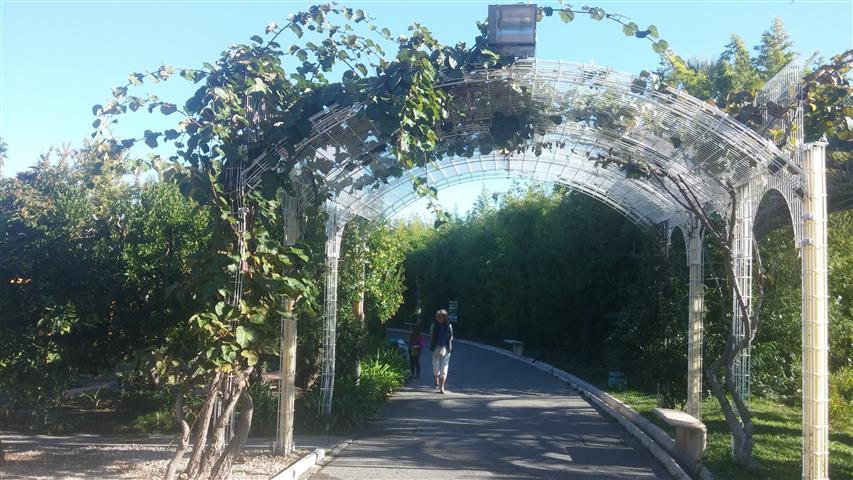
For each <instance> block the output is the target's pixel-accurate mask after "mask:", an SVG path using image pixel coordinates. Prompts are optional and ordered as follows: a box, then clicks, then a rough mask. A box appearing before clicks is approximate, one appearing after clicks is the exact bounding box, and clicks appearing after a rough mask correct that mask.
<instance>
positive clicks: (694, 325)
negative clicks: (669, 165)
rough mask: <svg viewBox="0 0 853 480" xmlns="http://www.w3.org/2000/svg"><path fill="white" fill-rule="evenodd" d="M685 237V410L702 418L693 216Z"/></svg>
mask: <svg viewBox="0 0 853 480" xmlns="http://www.w3.org/2000/svg"><path fill="white" fill-rule="evenodd" d="M685 240H687V267H688V269H689V280H688V281H689V286H688V293H687V295H688V301H689V305H688V316H689V318H688V322H689V323H688V326H687V342H688V343H687V405H686V410H687V413H689V414H690V415H693V416H694V417H696V418H697V419H701V418H702V343H703V336H704V325H703V317H704V314H705V304H704V303H705V291H704V288H705V287H704V273H703V255H702V244H703V231H702V226H701V224H700V223H699V221H698V220H697V219H693V221H692V222H691V225H689V226H688V231H687V235H686V238H685Z"/></svg>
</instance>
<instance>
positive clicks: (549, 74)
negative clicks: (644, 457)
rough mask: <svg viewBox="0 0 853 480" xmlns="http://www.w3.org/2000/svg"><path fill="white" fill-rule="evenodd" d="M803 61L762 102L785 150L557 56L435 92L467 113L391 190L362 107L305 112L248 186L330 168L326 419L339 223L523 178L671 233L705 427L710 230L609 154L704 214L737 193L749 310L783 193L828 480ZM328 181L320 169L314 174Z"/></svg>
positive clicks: (814, 160)
mask: <svg viewBox="0 0 853 480" xmlns="http://www.w3.org/2000/svg"><path fill="white" fill-rule="evenodd" d="M801 78H802V67H801V66H800V65H798V64H792V65H789V66H788V67H786V68H785V69H784V70H783V71H782V72H780V74H778V75H777V76H776V77H775V78H774V79H772V80H771V81H770V82H768V84H767V86H766V87H765V88H764V90H763V92H762V94H761V95H760V96H759V99H758V104H759V105H758V106H759V107H761V108H764V110H765V112H767V110H768V109H767V108H766V107H767V105H768V104H769V103H771V102H772V103H774V104H776V105H792V106H793V108H791V109H789V110H788V113H787V114H786V116H787V119H779V118H775V117H773V116H772V115H770V114H769V113H765V125H764V127H765V128H764V131H767V130H769V129H771V128H774V127H778V124H779V122H782V121H787V122H789V123H788V124H789V125H794V126H795V127H794V129H793V132H794V141H793V142H791V145H789V146H787V147H784V148H781V149H780V148H779V147H777V146H776V144H774V142H772V141H771V140H769V139H768V138H766V137H765V136H762V132H756V131H754V130H752V129H750V128H748V127H747V126H745V125H743V124H741V123H739V122H737V121H736V120H734V119H733V118H731V117H729V116H728V115H727V114H725V113H724V112H722V111H720V110H719V109H717V108H716V107H714V106H711V105H709V104H707V103H705V102H702V101H700V100H698V99H696V98H693V97H691V96H689V95H687V94H685V93H684V92H681V91H677V90H673V89H661V88H657V85H655V82H654V79H653V78H652V77H651V76H633V75H629V74H624V73H619V72H616V71H613V70H612V69H609V68H605V67H601V66H594V65H580V64H573V63H565V62H546V61H539V60H519V61H517V62H516V63H515V64H514V65H512V66H511V67H507V68H503V69H482V70H475V71H472V72H466V73H464V74H462V76H461V77H460V78H458V79H456V80H451V81H446V82H444V83H442V84H441V85H440V88H442V89H443V90H444V91H445V92H446V93H447V94H448V96H449V97H450V98H451V99H452V101H453V102H455V104H456V105H459V106H461V108H460V112H461V113H453V114H451V116H452V118H451V119H450V121H449V122H448V123H447V128H445V129H444V130H443V132H442V137H441V139H440V142H439V144H440V145H450V146H449V147H447V148H444V149H443V150H442V147H440V148H439V153H440V154H441V157H440V160H439V161H437V162H436V163H434V164H429V165H427V166H425V167H419V168H416V169H414V170H412V171H409V172H405V173H404V174H403V175H402V176H399V177H397V178H396V180H393V181H389V182H387V183H384V182H381V181H378V180H376V178H377V177H376V176H375V173H376V172H379V171H383V170H387V169H389V168H391V167H392V166H394V165H397V162H396V159H394V158H393V157H392V156H391V155H390V153H389V149H388V148H387V146H386V145H383V144H382V142H381V140H380V138H381V135H380V134H379V133H378V132H379V129H378V128H377V126H376V125H374V124H373V123H372V121H371V120H369V119H368V118H367V116H366V115H365V114H364V106H363V105H354V106H350V107H345V108H338V107H335V106H330V107H329V108H327V109H326V110H325V111H323V112H321V113H319V114H317V115H316V116H315V117H313V118H312V125H311V129H312V130H311V135H310V136H309V137H308V138H307V139H306V140H304V141H303V142H301V143H300V144H299V145H297V146H296V147H295V149H294V152H295V153H293V154H290V155H288V154H287V153H285V152H279V153H280V155H279V156H277V155H267V156H264V157H261V158H257V159H254V160H253V161H251V162H248V164H247V165H245V166H244V168H243V170H242V172H241V175H240V177H241V181H242V182H243V186H244V188H253V187H254V186H256V185H258V184H259V182H260V178H261V174H262V173H264V172H266V171H269V170H276V169H278V168H279V167H280V165H283V164H284V163H285V160H286V161H287V163H289V164H291V165H292V164H296V166H297V167H296V168H294V169H293V170H291V171H289V172H290V173H289V174H290V175H291V176H292V177H293V178H294V180H296V181H297V183H299V180H300V179H301V178H303V177H304V176H305V175H308V174H309V172H310V171H309V169H307V168H305V169H303V170H300V166H307V165H309V164H310V165H311V166H312V170H311V171H316V168H317V166H318V165H320V166H322V165H328V168H327V169H325V171H324V177H325V178H324V180H325V184H326V185H328V186H329V189H328V191H329V192H333V193H332V194H331V197H330V198H329V199H328V200H326V209H327V211H328V213H329V217H328V221H327V228H326V231H327V235H328V236H327V238H328V240H327V244H326V245H327V246H326V254H327V271H326V275H327V277H326V288H325V293H324V296H325V302H324V305H325V322H326V323H325V324H326V331H325V341H324V353H323V365H322V378H321V404H320V413H321V414H326V415H328V414H330V413H331V407H332V400H333V392H334V371H335V324H336V314H337V291H338V289H337V282H338V257H339V251H340V244H341V235H342V233H343V229H344V226H345V225H346V223H347V222H348V221H350V220H352V219H354V218H356V217H361V218H366V219H369V220H380V219H383V218H387V217H389V216H391V215H393V214H394V213H395V212H397V211H399V210H400V209H402V208H404V207H405V206H407V205H409V204H410V203H412V202H413V201H415V200H417V199H418V198H419V197H418V195H417V194H416V193H415V192H414V189H413V187H412V180H413V179H414V178H416V177H420V178H422V179H425V181H426V183H427V184H428V185H430V186H432V187H435V188H442V187H445V186H448V185H453V184H459V183H465V182H469V181H476V180H480V179H484V178H491V177H498V176H499V177H506V176H514V177H522V178H529V179H535V180H540V181H547V182H553V183H558V184H561V185H565V186H568V187H570V188H572V189H574V190H577V191H579V192H582V193H584V194H587V195H589V196H591V197H593V198H596V199H598V200H600V201H601V202H603V203H605V204H607V205H609V206H611V207H612V208H614V209H615V210H617V211H618V212H620V213H621V214H623V215H624V216H625V217H627V218H628V219H630V220H631V221H632V222H634V223H635V224H637V225H638V226H640V227H641V228H653V227H655V228H663V229H665V230H666V231H667V232H668V233H670V232H672V231H673V230H674V229H676V228H678V229H680V230H681V231H682V232H683V234H684V238H685V242H686V244H687V245H686V247H687V252H688V255H687V262H688V266H689V282H690V286H689V323H688V325H689V326H688V329H689V336H688V338H689V343H688V345H687V349H688V378H687V384H688V388H687V392H688V401H687V412H688V413H690V414H692V415H693V416H695V417H697V418H698V417H700V416H701V412H700V405H701V397H702V338H703V312H704V307H703V298H704V293H703V265H702V262H703V255H702V252H703V229H702V227H701V224H700V223H699V222H698V219H697V218H695V217H694V216H693V215H692V214H691V212H690V211H686V210H685V208H684V207H682V206H680V205H679V203H678V202H677V201H675V200H674V199H673V197H672V195H671V194H670V193H668V192H667V189H668V188H669V189H670V190H674V188H672V187H673V186H672V185H669V186H668V185H666V180H662V181H659V182H653V181H650V180H649V179H647V178H638V177H637V176H632V175H626V173H625V171H624V169H620V168H619V167H617V166H615V165H609V166H606V165H605V164H604V163H602V162H601V161H600V160H601V159H602V158H606V157H608V156H612V155H617V156H619V157H620V158H628V159H631V158H634V159H637V160H639V161H641V162H644V163H646V164H652V165H656V166H658V167H660V168H663V169H665V170H666V171H668V172H670V173H675V174H678V175H680V176H681V177H682V178H683V179H685V181H686V182H687V184H689V186H690V190H691V191H692V192H693V194H695V195H696V197H697V198H698V199H699V200H700V202H701V204H702V205H704V208H705V211H706V212H709V213H712V212H717V213H720V214H721V215H723V216H724V217H725V216H726V215H727V212H729V211H730V209H731V208H732V207H733V206H734V205H733V204H732V202H731V201H730V198H729V196H728V193H727V189H726V185H734V186H735V187H736V191H737V201H736V202H734V204H735V205H736V209H737V211H736V222H735V227H734V228H735V238H736V242H735V243H736V244H735V246H734V250H735V253H736V255H735V256H736V264H737V275H736V276H737V279H736V280H737V282H738V284H739V285H740V288H741V290H742V291H743V292H744V294H745V297H746V299H747V301H748V300H749V292H750V290H751V286H752V271H753V270H752V269H753V259H752V246H753V221H754V218H755V216H756V211H757V209H758V206H759V204H760V203H761V200H762V198H763V197H764V195H765V194H767V193H768V192H769V191H770V190H776V191H778V192H779V193H781V194H782V196H783V197H784V198H785V200H786V201H787V205H788V208H789V212H790V214H791V219H792V223H793V226H794V232H795V239H794V240H795V246H796V248H798V249H800V252H801V256H802V264H803V269H802V275H803V276H802V302H803V311H802V315H803V343H802V346H803V437H804V438H803V477H804V478H807V479H824V478H828V465H829V461H828V455H829V439H828V432H829V420H828V396H829V393H828V307H827V302H828V290H827V266H826V265H827V231H826V230H827V228H826V187H825V154H824V149H825V145H824V144H822V143H812V144H807V145H806V144H803V143H802V131H803V128H802V106H801V104H800V101H801V93H802V86H801ZM518 117H524V118H525V119H526V120H528V121H529V122H530V125H531V126H532V127H533V130H532V132H530V138H529V139H528V140H527V145H528V148H524V149H519V150H515V151H498V150H494V149H491V148H489V145H490V142H489V138H490V137H493V136H494V135H495V134H496V133H495V132H497V131H499V130H500V129H501V127H502V125H501V122H510V121H512V119H513V118H518ZM340 158H351V159H356V160H357V162H358V164H359V165H361V166H359V167H357V168H354V169H346V168H342V167H337V166H336V165H340V162H339V161H337V160H339V159H340ZM321 171H322V168H321ZM309 192H310V190H309V189H308V188H297V195H296V196H295V197H288V199H287V202H286V205H285V218H286V225H287V226H286V232H285V236H286V239H287V241H288V242H295V241H296V239H297V238H298V236H299V224H300V218H301V217H300V216H301V213H300V204H302V203H303V202H306V201H308V200H309V199H310V198H309V197H311V195H312V194H311V193H309ZM740 315H741V311H740V309H738V308H736V307H734V308H733V321H732V328H733V329H734V333H735V334H737V335H743V334H744V332H742V331H740V328H741V322H740ZM295 351H296V323H295V319H293V318H292V316H288V317H286V318H285V319H284V320H283V322H282V359H283V361H282V377H281V378H282V385H281V389H280V392H281V403H280V413H281V414H280V425H279V441H278V445H279V447H280V448H282V449H284V450H290V449H291V448H292V445H293V442H292V430H293V395H294V387H293V379H294V373H295ZM736 377H737V388H738V389H739V390H740V392H741V393H743V394H744V395H745V397H746V398H748V395H749V380H750V357H749V352H748V351H746V352H743V354H742V355H741V357H740V358H739V359H738V362H737V364H736Z"/></svg>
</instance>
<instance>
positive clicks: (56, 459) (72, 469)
mask: <svg viewBox="0 0 853 480" xmlns="http://www.w3.org/2000/svg"><path fill="white" fill-rule="evenodd" d="M173 453H174V450H173V449H171V448H166V447H153V446H148V445H98V446H90V447H79V448H69V447H50V446H38V447H32V446H22V447H20V448H18V449H15V448H9V449H8V450H7V451H6V462H5V463H4V464H3V465H2V467H0V478H2V479H27V480H48V479H50V480H53V479H68V480H78V479H79V480H89V479H96V478H97V479H101V478H109V479H122V480H125V479H127V480H129V479H134V480H135V479H156V478H162V476H163V473H164V472H165V471H166V465H167V464H168V462H169V460H170V459H171V458H172V455H173ZM306 453H308V450H296V451H294V452H293V453H291V454H289V455H278V454H272V453H269V451H264V450H249V451H244V452H243V458H242V459H240V460H238V462H239V463H237V464H235V465H234V470H233V472H232V478H233V479H234V480H262V479H263V480H266V479H268V478H270V477H272V476H273V475H275V474H277V473H279V472H280V471H282V470H284V469H285V468H287V467H288V466H290V465H291V464H293V463H295V462H296V461H297V460H299V459H300V458H302V456H303V455H305V454H306ZM187 458H189V456H187Z"/></svg>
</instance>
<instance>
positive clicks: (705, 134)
mask: <svg viewBox="0 0 853 480" xmlns="http://www.w3.org/2000/svg"><path fill="white" fill-rule="evenodd" d="M441 87H442V88H443V89H445V90H446V91H447V92H448V94H449V95H450V96H451V97H452V98H453V99H454V101H455V103H456V104H457V105H459V106H460V107H461V110H462V111H464V116H463V115H453V116H452V118H451V119H450V121H449V122H448V126H449V128H448V129H446V131H444V132H443V133H442V142H445V143H451V144H452V143H453V142H455V141H462V143H461V144H456V145H455V147H454V148H460V149H463V150H466V153H465V154H464V155H461V156H462V157H465V160H466V161H464V162H460V161H456V162H452V163H451V164H450V165H451V166H452V167H456V168H457V169H458V168H464V167H470V169H471V170H472V171H473V170H475V167H474V164H476V163H478V162H479V163H480V164H481V165H482V167H481V168H480V170H495V165H498V166H500V165H506V164H507V163H509V165H508V167H509V169H515V170H520V171H523V172H528V174H529V172H534V171H536V172H540V173H538V174H537V175H539V176H544V177H550V180H551V181H555V182H560V183H566V182H567V181H568V180H567V178H566V177H565V176H564V177H563V178H562V180H561V179H560V174H561V173H565V172H564V171H563V170H562V169H561V168H560V167H561V166H563V165H565V166H566V168H567V169H569V170H574V171H577V172H585V171H589V169H590V168H592V166H579V164H580V163H589V164H593V165H594V163H595V161H596V159H597V158H598V159H601V158H606V157H607V156H610V155H614V156H619V157H620V158H634V159H642V160H645V161H648V162H653V163H655V164H658V165H661V166H664V167H665V168H667V169H669V170H671V171H674V172H677V173H679V174H681V175H682V176H683V177H684V178H686V179H688V180H689V182H690V184H691V187H692V188H693V190H694V191H695V192H696V193H697V195H698V196H699V197H700V198H701V199H702V201H703V202H707V203H708V205H709V206H710V207H711V208H712V209H717V210H723V209H724V208H725V207H726V204H727V198H726V196H725V192H724V190H723V189H722V188H721V185H723V184H724V183H725V182H726V181H732V182H733V183H735V184H738V185H740V184H742V183H745V182H747V181H748V180H749V179H750V178H751V177H752V176H755V175H761V174H763V172H764V170H763V169H765V168H766V167H767V166H768V165H771V164H778V165H787V163H788V157H787V156H786V155H785V154H784V153H783V152H782V151H781V150H779V149H778V148H776V147H775V146H773V145H768V142H767V141H766V140H764V139H762V138H761V137H760V136H759V135H757V134H756V133H755V132H753V131H751V130H750V129H748V128H746V127H745V126H743V125H741V124H739V123H738V122H736V121H735V120H733V119H732V118H730V117H729V116H727V115H725V114H724V113H723V112H721V111H719V110H718V109H716V108H715V107H712V106H710V105H708V104H706V103H704V102H701V101H699V100H696V99H695V98H692V97H690V96H689V95H686V94H684V93H681V92H679V91H675V90H669V89H666V90H659V89H656V88H654V85H653V82H652V79H651V78H640V77H636V76H632V75H628V74H623V73H619V72H615V71H613V70H611V69H608V68H604V67H599V66H590V65H579V64H573V63H565V62H543V61H536V60H533V61H519V62H518V63H516V64H515V65H514V66H512V67H510V68H507V69H504V70H477V71H474V72H470V73H467V74H465V75H464V76H463V78H461V79H459V80H455V81H452V82H446V83H444V84H442V85H441ZM496 112H501V114H502V115H503V117H496V116H495V113H496ZM510 115H525V116H527V117H528V118H529V119H530V122H531V124H532V126H533V129H534V135H533V139H532V140H531V141H530V145H529V147H530V148H529V149H528V150H527V151H525V152H523V153H519V154H514V155H511V156H509V157H507V155H505V153H506V152H499V151H488V152H487V150H485V149H483V148H481V145H483V144H487V143H488V139H489V138H491V137H492V133H491V132H492V131H493V126H494V125H493V122H495V121H501V120H500V118H503V119H506V118H507V116H510ZM312 123H313V124H312V130H311V131H312V134H311V136H310V137H309V138H307V139H306V140H305V141H303V142H302V143H300V144H299V145H297V146H296V149H295V154H294V155H293V156H288V155H286V154H283V152H279V153H278V154H275V155H270V154H268V155H265V156H262V157H260V158H258V159H256V160H255V161H254V162H253V163H252V164H251V165H249V166H248V167H247V168H246V171H245V175H246V178H247V181H248V182H249V184H252V185H254V184H256V183H257V182H259V181H260V174H261V173H262V172H263V171H265V170H267V169H270V168H282V169H283V168H284V166H285V164H288V163H289V164H293V165H296V169H295V171H296V172H297V174H298V172H299V171H300V169H299V166H308V165H310V166H311V167H312V169H314V170H319V171H321V172H324V176H325V179H326V181H327V182H329V184H330V185H332V186H333V188H332V189H331V190H333V191H342V192H343V193H341V194H339V195H338V196H337V197H336V198H334V200H335V202H336V203H338V205H339V206H341V207H343V208H344V209H348V208H349V207H350V205H351V204H352V202H357V203H358V204H359V206H360V210H359V213H358V214H361V213H364V214H365V215H366V216H372V215H373V216H375V215H376V210H378V209H379V208H378V207H376V205H373V207H371V206H370V205H371V204H372V203H374V202H382V198H383V196H384V195H385V192H386V189H385V185H384V184H382V183H381V182H379V181H378V180H377V176H376V175H377V174H378V173H380V172H383V171H387V170H388V169H390V168H393V167H394V166H395V165H396V162H395V160H394V159H393V158H391V157H390V153H389V150H388V148H387V145H385V144H384V143H383V141H382V140H381V135H380V134H379V133H378V132H379V129H378V128H376V126H375V125H374V124H373V123H372V122H371V121H370V120H368V119H367V118H366V116H365V114H364V109H363V107H362V106H361V105H355V106H353V107H349V108H336V107H334V106H332V107H330V108H329V109H328V110H327V111H325V112H322V113H320V114H318V115H316V116H315V117H314V118H313V120H312ZM460 139H470V141H467V143H466V141H463V140H460ZM542 145H546V146H545V147H544V148H537V146H539V147H541V146H542ZM537 150H539V153H540V154H539V155H537V154H536V153H537V152H536V151H537ZM443 153H444V155H443V157H444V159H447V158H449V157H453V156H457V155H454V154H453V152H451V151H447V152H443ZM342 159H352V160H355V161H356V162H357V164H358V165H360V166H358V167H357V168H354V169H347V168H344V167H343V165H342V164H343V163H344V162H342V161H341V160H342ZM442 161H445V160H442ZM540 162H544V163H545V164H546V165H548V167H547V168H544V167H537V166H536V164H538V163H540ZM543 168H544V170H543ZM601 170H605V169H604V168H601ZM610 173H611V174H612V175H610V177H611V180H612V184H611V185H607V188H601V187H600V186H598V185H593V186H591V187H590V188H589V189H588V190H592V191H597V192H600V193H599V194H600V196H601V197H605V198H609V199H610V202H609V203H611V204H619V203H620V202H622V206H621V210H623V211H635V210H637V208H638V207H637V205H636V204H635V203H633V199H635V198H637V197H643V198H645V199H646V201H645V202H644V203H645V205H643V206H641V207H640V209H641V210H642V209H643V207H649V206H651V205H659V206H662V207H666V206H667V205H665V204H664V205H661V201H660V197H662V196H663V194H661V193H660V192H661V190H660V189H656V188H648V185H646V183H647V182H636V181H626V180H625V179H624V175H622V173H621V172H618V171H616V170H613V171H611V172H610ZM604 175H605V174H604V173H603V172H600V173H598V174H596V175H581V176H580V178H574V177H569V178H571V180H573V181H574V184H573V186H575V187H576V188H578V189H579V190H581V191H583V190H584V180H585V179H586V180H588V181H595V182H597V181H599V180H598V178H601V177H603V176H604ZM615 176H621V180H622V181H619V180H617V177H615ZM392 183H394V182H392ZM370 191H374V192H375V193H374V194H373V195H370V194H369V193H370ZM670 207H671V205H670ZM682 213H683V212H680V211H679V210H678V209H672V208H669V209H667V208H660V209H657V210H656V211H655V212H653V213H650V214H647V217H646V218H644V219H643V222H644V223H646V222H647V223H650V224H655V223H660V222H662V221H665V220H671V219H672V216H673V215H681V214H682ZM673 223H674V222H673Z"/></svg>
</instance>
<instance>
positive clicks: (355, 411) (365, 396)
mask: <svg viewBox="0 0 853 480" xmlns="http://www.w3.org/2000/svg"><path fill="white" fill-rule="evenodd" d="M407 373H408V366H407V365H406V364H405V360H404V359H403V358H402V356H400V354H399V353H398V352H397V350H396V349H390V348H387V347H382V348H380V349H378V350H376V353H374V354H371V355H368V356H367V358H365V359H364V360H363V361H362V363H361V377H360V379H359V381H358V382H357V383H356V379H355V377H354V376H352V375H340V376H338V377H337V378H336V379H335V395H334V398H333V402H332V415H331V417H329V418H320V417H318V416H317V412H318V408H319V405H320V392H319V386H316V387H315V388H314V389H312V390H311V391H310V392H307V393H305V394H304V395H302V396H301V397H299V398H298V399H297V402H296V403H297V405H296V410H297V421H298V424H297V425H298V427H299V428H300V429H305V430H308V431H316V430H322V429H326V428H328V429H330V430H334V431H350V430H353V429H355V428H358V427H359V426H361V425H363V424H364V422H365V421H367V420H368V419H369V418H371V417H373V416H375V415H376V414H377V413H379V410H380V408H381V407H382V403H383V402H384V401H385V400H386V399H387V398H388V397H389V396H390V395H391V394H392V393H394V391H395V390H397V389H399V388H400V387H402V386H403V384H404V383H405V381H406V375H407Z"/></svg>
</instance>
